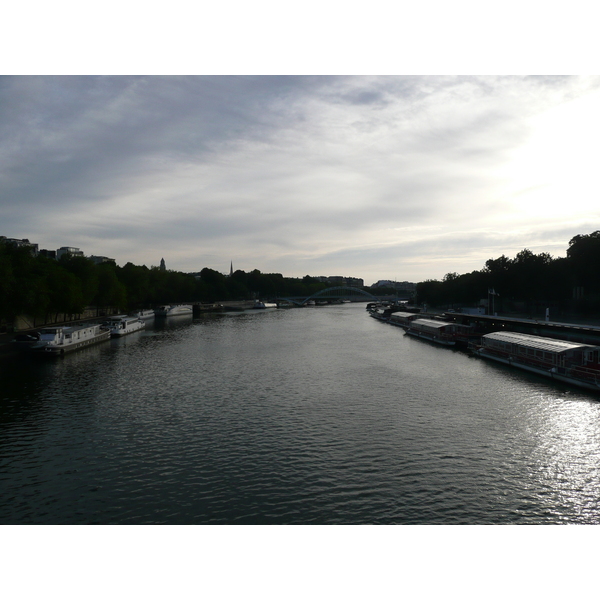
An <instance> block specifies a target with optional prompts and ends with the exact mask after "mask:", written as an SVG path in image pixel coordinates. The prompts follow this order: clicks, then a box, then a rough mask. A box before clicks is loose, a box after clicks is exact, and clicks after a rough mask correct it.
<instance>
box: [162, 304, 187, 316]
mask: <svg viewBox="0 0 600 600" xmlns="http://www.w3.org/2000/svg"><path fill="white" fill-rule="evenodd" d="M193 312H194V311H193V309H192V307H191V305H189V304H165V305H163V306H160V307H158V308H157V309H156V310H155V311H154V314H155V315H156V316H157V317H174V316H180V315H191V314H193Z"/></svg>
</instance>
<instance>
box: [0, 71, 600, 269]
mask: <svg viewBox="0 0 600 600" xmlns="http://www.w3.org/2000/svg"><path fill="white" fill-rule="evenodd" d="M599 88H600V79H598V78H593V77H590V78H579V77H416V76H411V77H391V76H384V77H373V76H368V77H356V76H351V77H349V76H343V77H329V76H318V77H296V76H293V77H291V76H282V77H272V76H268V77H250V76H242V77H240V76H226V77H220V76H211V77H102V76H98V77H79V76H75V77H1V78H0V178H1V179H2V183H3V185H2V189H1V191H0V210H1V215H2V225H3V227H2V229H3V230H2V232H0V233H1V234H2V235H7V236H9V237H28V238H30V239H32V240H33V241H36V242H37V243H40V244H41V245H42V246H43V247H51V248H52V247H58V246H62V245H74V246H80V247H81V248H82V249H83V250H84V251H85V252H86V253H88V254H104V255H108V256H113V257H115V258H116V259H117V262H119V264H124V263H125V262H128V261H131V262H134V263H136V264H158V261H159V260H160V258H161V256H164V257H165V259H166V260H167V264H168V266H169V267H170V268H174V269H179V270H184V271H185V270H188V271H194V270H199V269H201V268H202V267H204V266H209V267H211V268H217V269H220V270H222V271H225V270H227V268H228V265H229V262H230V260H234V262H235V263H236V267H237V268H242V269H247V270H250V269H254V268H259V269H260V270H263V271H268V270H275V271H277V272H281V273H283V274H285V275H288V276H302V275H305V274H307V272H310V273H311V274H318V273H320V274H330V275H333V274H335V271H336V270H337V271H340V272H343V273H344V274H345V275H349V276H358V277H363V278H365V279H373V280H376V279H386V278H391V277H392V276H394V277H397V278H399V279H408V280H415V281H418V280H422V279H425V278H429V277H442V276H443V275H444V274H445V273H446V272H449V271H457V272H463V271H469V270H472V269H475V268H481V266H482V265H483V264H484V262H485V260H487V259H488V258H491V257H493V256H494V255H495V254H497V255H499V254H502V253H505V254H509V253H510V248H508V246H510V247H514V248H517V251H518V250H520V249H522V248H523V247H526V246H527V247H530V246H529V245H528V243H530V241H531V240H533V241H536V243H537V244H538V251H546V250H545V249H547V248H551V249H553V250H554V251H556V250H557V249H558V248H559V247H560V245H561V244H562V247H563V248H564V249H566V246H567V243H568V239H570V237H569V238H568V239H561V237H560V236H562V235H564V234H565V233H568V235H569V236H571V237H572V235H575V234H576V233H585V232H587V230H584V229H582V230H580V231H578V230H577V229H578V228H579V227H590V226H591V227H592V230H593V229H594V228H596V227H595V225H594V223H596V222H597V219H598V217H599V216H600V215H598V210H597V209H596V203H595V198H596V196H595V192H594V190H595V185H593V184H595V182H593V176H592V175H591V174H590V173H592V171H591V170H590V166H591V165H592V164H593V163H594V159H593V157H594V156H597V153H594V145H593V144H592V142H591V140H592V138H591V137H590V135H591V134H592V133H593V135H594V136H595V135H596V133H597V132H598V128H599V127H598V119H597V117H595V116H594V115H595V109H594V107H595V106H596V105H597V104H596V100H597V98H598V90H599ZM595 139H597V137H596V138H595ZM562 140H567V141H568V142H569V147H568V149H565V148H564V147H562V146H561V141H562ZM590 150H591V152H590ZM561 165H565V166H568V172H564V173H561V172H560V167H561ZM581 165H585V168H582V167H581ZM546 167H547V168H546ZM571 175H574V178H571V179H570V176H571ZM557 190H560V194H562V197H563V198H568V195H567V194H568V192H569V190H573V193H574V194H575V197H574V198H570V199H569V201H568V203H567V205H566V206H562V205H561V204H560V203H557V202H556V200H557V193H558V192H557ZM544 199H546V203H545V205H544ZM548 199H551V201H552V202H554V204H553V205H552V207H551V208H549V205H550V204H552V202H549V201H548ZM578 204H579V206H578ZM571 232H572V235H571ZM532 249H533V248H532ZM490 253H491V254H490ZM551 253H555V252H551ZM242 262H243V263H245V264H241V263H242ZM307 269H310V271H308V270H307ZM389 271H394V272H393V273H390V272H389Z"/></svg>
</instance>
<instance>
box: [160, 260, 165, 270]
mask: <svg viewBox="0 0 600 600" xmlns="http://www.w3.org/2000/svg"><path fill="white" fill-rule="evenodd" d="M160 270H161V271H166V270H167V265H165V259H164V258H161V259H160Z"/></svg>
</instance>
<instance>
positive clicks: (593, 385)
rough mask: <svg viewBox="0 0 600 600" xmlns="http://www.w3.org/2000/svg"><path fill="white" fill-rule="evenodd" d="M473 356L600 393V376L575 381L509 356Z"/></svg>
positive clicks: (555, 371)
mask: <svg viewBox="0 0 600 600" xmlns="http://www.w3.org/2000/svg"><path fill="white" fill-rule="evenodd" d="M475 354H476V355H477V356H481V357H482V358H488V359H490V360H494V361H496V362H499V363H502V364H504V365H509V366H511V367H516V368H517V369H521V370H523V371H528V372H530V373H535V374H536V375H542V376H543V377H548V378H550V379H554V380H555V381H560V382H562V383H567V384H570V385H575V386H577V387H580V388H584V389H586V390H593V391H595V392H600V375H599V376H598V378H596V379H592V378H590V379H577V378H575V377H569V376H568V375H566V374H563V373H560V372H559V371H558V370H557V369H555V368H550V369H544V368H541V367H536V366H533V365H528V364H526V363H522V362H520V361H518V360H515V359H514V358H512V357H510V356H500V355H497V354H491V353H489V352H486V351H485V350H483V349H481V348H480V349H477V350H475Z"/></svg>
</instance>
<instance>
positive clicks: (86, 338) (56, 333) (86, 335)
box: [31, 324, 110, 356]
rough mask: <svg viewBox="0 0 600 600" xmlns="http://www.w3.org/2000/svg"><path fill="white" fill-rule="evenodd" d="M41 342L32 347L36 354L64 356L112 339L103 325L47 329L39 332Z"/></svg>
mask: <svg viewBox="0 0 600 600" xmlns="http://www.w3.org/2000/svg"><path fill="white" fill-rule="evenodd" d="M39 338H40V339H39V342H37V343H36V344H33V345H32V346H31V350H32V351H34V352H36V353H43V354H48V355H57V356H58V355H62V354H65V353H66V352H72V351H73V350H79V349H80V348H84V347H86V346H91V345H92V344H97V343H98V342H104V341H105V340H108V339H109V338H110V332H109V331H108V330H107V329H105V328H104V327H102V326H101V325H90V324H87V325H75V326H73V327H45V328H44V329H41V330H40V332H39Z"/></svg>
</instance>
